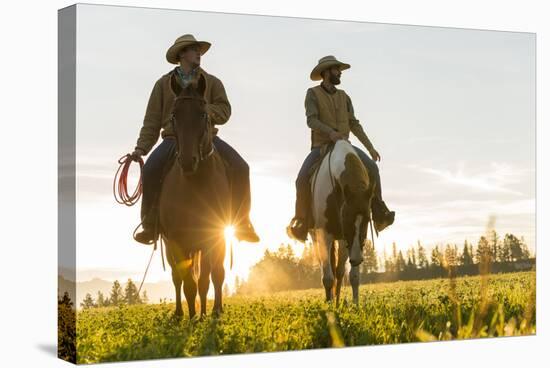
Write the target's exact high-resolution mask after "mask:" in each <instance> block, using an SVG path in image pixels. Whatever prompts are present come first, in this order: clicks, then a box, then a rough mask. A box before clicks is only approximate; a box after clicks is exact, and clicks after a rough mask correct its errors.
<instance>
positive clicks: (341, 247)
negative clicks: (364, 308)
mask: <svg viewBox="0 0 550 368" xmlns="http://www.w3.org/2000/svg"><path fill="white" fill-rule="evenodd" d="M347 260H348V248H347V243H346V241H345V240H338V263H337V264H336V304H339V303H340V290H341V289H342V281H343V279H344V275H345V273H346V262H347Z"/></svg>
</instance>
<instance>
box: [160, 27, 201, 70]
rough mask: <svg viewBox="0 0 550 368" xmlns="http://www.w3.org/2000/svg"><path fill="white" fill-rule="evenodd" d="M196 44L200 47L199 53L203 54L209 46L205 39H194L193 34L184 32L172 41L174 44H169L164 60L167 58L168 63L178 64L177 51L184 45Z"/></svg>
mask: <svg viewBox="0 0 550 368" xmlns="http://www.w3.org/2000/svg"><path fill="white" fill-rule="evenodd" d="M195 44H198V45H199V47H200V49H201V55H204V54H205V53H206V51H208V49H209V48H210V42H206V41H197V40H196V39H195V36H193V35H192V34H185V35H183V36H181V37H178V39H177V40H176V41H174V44H173V45H172V46H170V48H169V49H168V51H166V60H168V62H169V63H172V64H179V62H180V58H179V56H178V54H179V52H180V51H181V50H182V49H183V48H184V47H185V46H189V45H195Z"/></svg>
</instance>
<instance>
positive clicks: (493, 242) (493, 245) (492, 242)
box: [487, 230, 500, 262]
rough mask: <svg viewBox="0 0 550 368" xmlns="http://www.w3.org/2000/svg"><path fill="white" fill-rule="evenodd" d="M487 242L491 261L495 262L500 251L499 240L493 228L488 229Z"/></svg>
mask: <svg viewBox="0 0 550 368" xmlns="http://www.w3.org/2000/svg"><path fill="white" fill-rule="evenodd" d="M487 242H488V243H489V249H490V254H491V262H496V261H497V259H498V254H499V253H500V241H499V237H498V234H497V232H496V231H495V230H491V231H489V235H488V238H487Z"/></svg>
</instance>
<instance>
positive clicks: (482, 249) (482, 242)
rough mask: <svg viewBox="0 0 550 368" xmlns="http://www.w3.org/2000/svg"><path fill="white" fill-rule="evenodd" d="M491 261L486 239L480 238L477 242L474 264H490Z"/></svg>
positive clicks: (489, 247) (489, 248) (490, 252)
mask: <svg viewBox="0 0 550 368" xmlns="http://www.w3.org/2000/svg"><path fill="white" fill-rule="evenodd" d="M491 259H492V251H491V246H490V244H489V241H488V240H487V238H486V237H484V236H482V237H480V238H479V242H478V243H477V251H476V262H477V263H490V262H491Z"/></svg>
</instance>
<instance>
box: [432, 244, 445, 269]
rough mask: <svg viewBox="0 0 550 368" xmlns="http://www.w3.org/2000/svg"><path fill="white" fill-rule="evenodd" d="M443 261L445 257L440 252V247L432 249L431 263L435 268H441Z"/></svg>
mask: <svg viewBox="0 0 550 368" xmlns="http://www.w3.org/2000/svg"><path fill="white" fill-rule="evenodd" d="M442 261H443V255H442V254H441V252H440V251H439V245H436V246H435V247H434V248H433V249H432V256H431V262H432V266H433V267H441V266H442Z"/></svg>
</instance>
